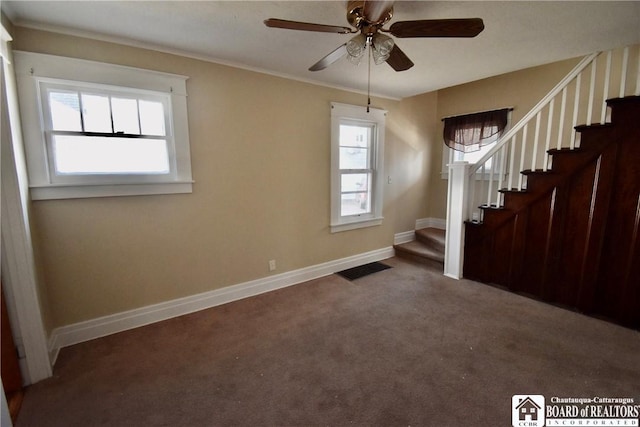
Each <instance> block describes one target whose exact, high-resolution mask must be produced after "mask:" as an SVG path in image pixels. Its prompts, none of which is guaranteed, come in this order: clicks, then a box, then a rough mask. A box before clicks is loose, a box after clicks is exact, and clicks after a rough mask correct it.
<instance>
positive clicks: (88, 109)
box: [82, 93, 112, 133]
mask: <svg viewBox="0 0 640 427" xmlns="http://www.w3.org/2000/svg"><path fill="white" fill-rule="evenodd" d="M82 117H83V118H84V130H85V131H86V132H109V133H111V132H112V129H111V112H110V109H109V97H107V96H100V95H87V94H86V93H83V94H82Z"/></svg>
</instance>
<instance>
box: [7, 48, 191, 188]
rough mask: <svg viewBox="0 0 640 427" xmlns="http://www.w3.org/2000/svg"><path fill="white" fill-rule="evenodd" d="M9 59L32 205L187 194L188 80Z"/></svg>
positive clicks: (35, 57)
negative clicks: (50, 201)
mask: <svg viewBox="0 0 640 427" xmlns="http://www.w3.org/2000/svg"><path fill="white" fill-rule="evenodd" d="M15 59H16V74H17V81H18V90H19V96H20V108H21V116H22V118H23V123H24V125H23V134H24V140H25V148H26V155H27V156H26V157H27V168H28V173H29V184H30V188H31V197H32V198H33V199H36V200H38V199H60V198H77V197H101V196H124V195H144V194H169V193H189V192H191V187H192V182H193V181H192V178H191V157H190V147H189V132H188V121H187V103H186V95H187V94H186V77H184V76H178V75H174V74H167V73H160V72H156V71H150V70H142V69H136V68H130V67H122V66H117V65H112V64H104V63H99V62H93V61H84V60H78V59H72V58H65V57H57V56H51V55H42V54H36V53H30V52H15Z"/></svg>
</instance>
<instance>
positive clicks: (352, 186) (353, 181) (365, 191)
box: [340, 173, 371, 215]
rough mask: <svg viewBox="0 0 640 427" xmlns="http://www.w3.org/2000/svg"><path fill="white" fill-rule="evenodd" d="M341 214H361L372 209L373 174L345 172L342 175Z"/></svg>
mask: <svg viewBox="0 0 640 427" xmlns="http://www.w3.org/2000/svg"><path fill="white" fill-rule="evenodd" d="M341 178H342V179H341V185H340V188H341V192H342V195H341V207H340V211H341V215H360V214H364V213H369V212H370V211H371V191H370V185H369V183H370V182H371V174H367V173H358V174H343V175H342V177H341Z"/></svg>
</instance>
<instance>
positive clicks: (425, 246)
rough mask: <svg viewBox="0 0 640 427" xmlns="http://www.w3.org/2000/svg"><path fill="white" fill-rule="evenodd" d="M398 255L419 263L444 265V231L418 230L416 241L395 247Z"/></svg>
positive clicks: (433, 229) (432, 229)
mask: <svg viewBox="0 0 640 427" xmlns="http://www.w3.org/2000/svg"><path fill="white" fill-rule="evenodd" d="M393 247H394V249H395V250H396V255H398V256H401V257H406V258H411V259H414V260H418V261H426V262H433V261H435V262H437V263H439V264H444V230H438V229H435V228H426V229H421V230H416V240H414V241H411V242H408V243H402V244H399V245H394V246H393Z"/></svg>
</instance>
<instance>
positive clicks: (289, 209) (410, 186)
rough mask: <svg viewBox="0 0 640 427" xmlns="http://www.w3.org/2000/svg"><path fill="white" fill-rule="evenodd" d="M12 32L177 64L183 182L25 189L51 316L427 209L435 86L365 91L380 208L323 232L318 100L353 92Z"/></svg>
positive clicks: (355, 238)
mask: <svg viewBox="0 0 640 427" xmlns="http://www.w3.org/2000/svg"><path fill="white" fill-rule="evenodd" d="M13 36H14V43H13V48H14V49H15V50H26V51H33V52H42V53H49V54H55V55H62V56H71V57H77V58H84V59H90V60H97V61H104V62H110V63H115V64H122V65H128V66H134V67H140V68H148V69H154V70H159V71H165V72H171V73H177V74H183V75H187V76H189V77H190V79H189V80H188V83H187V89H188V93H189V97H188V109H189V132H190V136H191V156H192V168H193V177H194V180H195V185H194V192H193V193H192V194H186V195H162V196H142V197H113V198H94V199H75V200H57V201H38V202H33V214H34V229H35V234H36V237H37V240H36V242H35V245H36V249H37V251H38V254H39V259H40V260H41V269H42V272H43V280H44V282H45V283H44V286H45V287H46V292H47V294H48V301H49V303H48V305H49V307H48V312H49V313H50V314H51V327H52V328H53V327H58V326H63V325H69V324H72V323H76V322H79V321H83V320H88V319H92V318H96V317H99V316H105V315H109V314H113V313H118V312H121V311H124V310H129V309H134V308H139V307H142V306H146V305H149V304H154V303H159V302H163V301H169V300H172V299H175V298H179V297H184V296H188V295H193V294H197V293H200V292H205V291H210V290H213V289H217V288H221V287H224V286H229V285H233V284H237V283H242V282H244V281H247V280H252V279H256V278H261V277H265V276H268V275H269V274H274V273H269V271H268V260H270V259H275V260H276V261H277V264H278V269H277V271H276V272H275V273H282V272H285V271H290V270H295V269H299V268H303V267H307V266H310V265H315V264H319V263H322V262H326V261H330V260H334V259H339V258H342V257H346V256H350V255H355V254H359V253H363V252H367V251H370V250H374V249H379V248H383V247H388V246H390V245H391V244H392V243H393V235H394V233H398V232H402V231H407V230H411V229H413V227H414V223H415V220H416V219H418V218H423V217H426V216H427V214H428V204H427V194H428V186H429V180H428V179H424V177H425V176H427V177H428V176H430V174H429V170H428V169H429V165H431V164H433V160H432V159H431V157H432V155H433V154H434V152H433V147H434V146H435V145H437V144H434V143H433V141H431V139H432V138H433V136H434V135H435V134H436V133H437V132H436V131H435V128H434V127H435V126H437V120H436V101H437V96H436V94H425V95H422V96H419V97H415V98H410V99H407V100H403V101H392V100H387V99H376V98H374V99H373V100H372V104H373V105H374V106H376V107H381V108H384V109H387V110H388V111H389V115H388V122H387V135H386V155H385V167H386V175H389V176H391V183H388V184H386V186H385V189H384V192H385V204H384V211H383V214H384V217H385V219H384V222H383V225H382V226H379V227H371V228H366V229H360V230H353V231H348V232H343V233H336V234H331V233H330V232H329V227H328V225H329V185H330V179H329V161H330V112H329V103H330V102H331V101H337V102H343V103H351V104H362V103H363V102H364V101H365V99H366V98H365V96H364V95H360V94H354V93H349V92H344V91H339V90H334V89H328V88H325V87H321V86H315V85H311V84H306V83H300V82H296V81H291V80H287V79H282V78H277V77H272V76H268V75H263V74H258V73H254V72H250V71H245V70H240V69H234V68H230V67H227V66H222V65H217V64H213V63H209V62H204V61H199V60H195V59H190V58H185V57H180V56H175V55H169V54H163V53H159V52H155V51H150V50H144V49H139V48H133V47H126V46H121V45H117V44H112V43H106V42H100V41H93V40H88V39H81V38H76V37H71V36H66V35H60V34H54V33H47V32H41V31H36V30H31V29H25V28H15V29H14V34H13ZM29 125H30V124H29V123H25V124H24V126H29ZM31 125H33V124H31ZM435 151H437V150H435ZM435 155H438V153H437V152H436V153H435ZM49 332H50V331H49Z"/></svg>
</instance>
